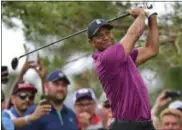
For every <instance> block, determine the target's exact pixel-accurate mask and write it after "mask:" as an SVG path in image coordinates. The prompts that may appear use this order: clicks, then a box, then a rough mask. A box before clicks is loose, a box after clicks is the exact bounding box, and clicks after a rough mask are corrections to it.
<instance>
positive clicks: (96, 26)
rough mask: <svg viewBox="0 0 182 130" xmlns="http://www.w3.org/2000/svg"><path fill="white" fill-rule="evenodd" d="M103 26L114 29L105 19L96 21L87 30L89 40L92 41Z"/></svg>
mask: <svg viewBox="0 0 182 130" xmlns="http://www.w3.org/2000/svg"><path fill="white" fill-rule="evenodd" d="M103 26H105V27H108V28H109V29H112V28H113V26H112V25H111V24H109V23H108V22H107V21H106V20H104V19H95V20H93V21H92V22H91V23H89V25H88V30H87V36H88V38H89V39H91V38H92V37H93V36H94V35H95V34H96V33H97V32H98V30H99V29H100V28H101V27H103Z"/></svg>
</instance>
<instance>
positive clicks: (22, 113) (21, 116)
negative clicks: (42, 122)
mask: <svg viewBox="0 0 182 130" xmlns="http://www.w3.org/2000/svg"><path fill="white" fill-rule="evenodd" d="M36 93H37V89H36V88H35V87H34V86H33V85H32V84H29V83H18V84H16V86H15V87H14V89H13V92H12V95H11V103H12V106H11V107H10V109H8V110H4V111H3V112H2V117H4V118H5V117H6V118H9V119H11V120H13V123H14V125H15V128H16V130H20V129H21V130H28V129H33V127H32V126H31V123H32V122H33V121H36V120H37V119H39V118H40V117H41V116H43V115H45V114H48V113H49V111H50V108H51V106H50V105H42V104H39V105H38V106H37V107H36V109H35V111H30V110H29V109H30V108H31V106H32V105H33V103H34V97H35V94H36ZM42 102H43V101H42Z"/></svg>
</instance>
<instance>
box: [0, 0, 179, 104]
mask: <svg viewBox="0 0 182 130" xmlns="http://www.w3.org/2000/svg"><path fill="white" fill-rule="evenodd" d="M150 3H152V4H153V7H154V9H155V10H157V12H158V23H159V32H160V53H159V55H158V56H157V57H155V58H154V59H152V60H150V61H148V62H147V63H145V64H144V65H142V66H140V71H141V74H142V77H143V78H144V80H145V83H146V84H147V87H148V90H149V93H150V99H151V104H153V103H154V102H155V100H156V96H157V95H159V91H160V90H161V89H163V88H169V89H171V90H182V2H179V1H176V2H157V1H154V2H150ZM1 4H2V5H1V6H2V12H1V15H2V20H1V27H2V28H1V29H2V30H1V33H2V40H1V41H2V44H1V47H2V48H1V51H2V53H1V54H2V56H1V58H2V59H1V62H2V63H1V65H6V66H8V69H9V75H10V79H9V82H8V84H6V85H4V84H2V89H3V90H4V91H5V94H6V95H8V94H9V93H8V92H9V90H10V88H11V87H12V86H13V84H14V82H15V80H16V79H17V75H18V73H19V71H20V70H21V67H22V65H23V63H24V61H25V59H26V57H25V58H22V59H21V60H20V61H19V65H18V68H17V70H12V68H11V60H12V58H14V57H18V56H20V55H22V54H24V53H25V50H24V47H23V44H29V45H31V46H32V47H33V48H39V47H41V46H44V45H46V44H49V43H51V42H54V41H56V40H59V39H61V38H62V37H64V36H67V35H69V34H72V33H75V32H77V31H79V30H82V29H85V28H87V25H88V23H89V22H91V21H92V20H93V19H96V18H103V19H111V18H114V17H116V16H118V15H122V14H125V13H126V11H127V10H128V9H130V8H132V7H135V6H136V5H137V4H138V3H137V2H121V1H118V2H109V1H107V2H77V1H75V2H61V1H60V2H48V1H47V2H43V1H42V2H10V1H3V2H1ZM132 22H133V18H132V17H131V16H130V17H127V18H124V19H119V20H117V21H114V22H112V24H113V25H114V30H113V32H114V35H115V39H116V40H117V41H118V40H120V39H121V38H122V37H123V36H124V34H125V33H126V31H127V29H128V28H129V26H130V25H131V24H132ZM145 30H147V21H146V27H145ZM145 39H146V31H145V32H144V33H143V35H142V36H141V38H140V39H139V41H138V42H137V45H136V46H137V47H139V46H143V45H144V40H145ZM93 51H94V49H93V48H92V47H91V46H90V45H88V41H87V36H86V33H83V34H80V35H77V36H74V37H72V38H69V39H67V40H65V41H62V42H60V43H57V44H54V45H52V46H50V47H48V48H45V49H43V50H40V51H38V54H39V56H40V57H41V60H43V61H44V62H43V63H44V66H45V68H46V69H47V70H48V71H51V70H54V69H55V68H61V69H62V70H63V72H65V73H66V74H67V75H68V77H69V79H70V80H71V82H72V84H71V85H70V86H69V93H68V95H69V96H68V99H67V101H66V102H67V103H69V102H70V100H71V99H69V97H71V95H72V93H73V91H74V90H75V89H78V88H82V87H88V88H92V89H93V90H94V92H95V93H96V96H97V97H100V95H101V94H102V92H103V89H102V86H101V84H100V82H99V80H98V79H97V75H96V73H95V71H94V69H93V60H92V57H91V53H92V52H93ZM24 78H25V79H26V80H28V81H30V82H32V83H33V84H35V85H36V86H37V88H38V89H39V95H40V94H41V82H40V79H39V77H38V75H37V74H36V72H35V71H34V70H29V71H28V72H27V73H26V75H25V77H24Z"/></svg>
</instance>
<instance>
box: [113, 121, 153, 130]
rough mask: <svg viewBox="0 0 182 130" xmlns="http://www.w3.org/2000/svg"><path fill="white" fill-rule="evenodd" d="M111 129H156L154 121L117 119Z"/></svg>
mask: <svg viewBox="0 0 182 130" xmlns="http://www.w3.org/2000/svg"><path fill="white" fill-rule="evenodd" d="M110 130H155V128H154V126H153V124H152V121H125V120H117V119H115V120H114V121H113V122H112V123H111V126H110Z"/></svg>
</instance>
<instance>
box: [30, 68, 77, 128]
mask: <svg viewBox="0 0 182 130" xmlns="http://www.w3.org/2000/svg"><path fill="white" fill-rule="evenodd" d="M69 84H70V81H69V80H68V78H67V77H66V75H65V74H64V73H63V72H62V71H61V70H59V69H57V70H55V71H52V72H51V73H49V74H48V75H47V76H46V79H45V84H44V87H45V88H44V89H45V93H46V94H47V96H48V99H47V101H48V102H47V103H50V104H51V105H52V108H51V112H50V113H49V114H48V115H45V116H43V117H42V118H41V119H39V120H38V121H37V122H35V123H34V124H33V125H34V126H36V129H37V130H78V126H77V119H76V115H75V113H74V112H73V111H72V110H70V109H69V108H67V107H66V106H65V105H64V104H63V102H64V100H65V98H66V96H67V91H68V85H69Z"/></svg>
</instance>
